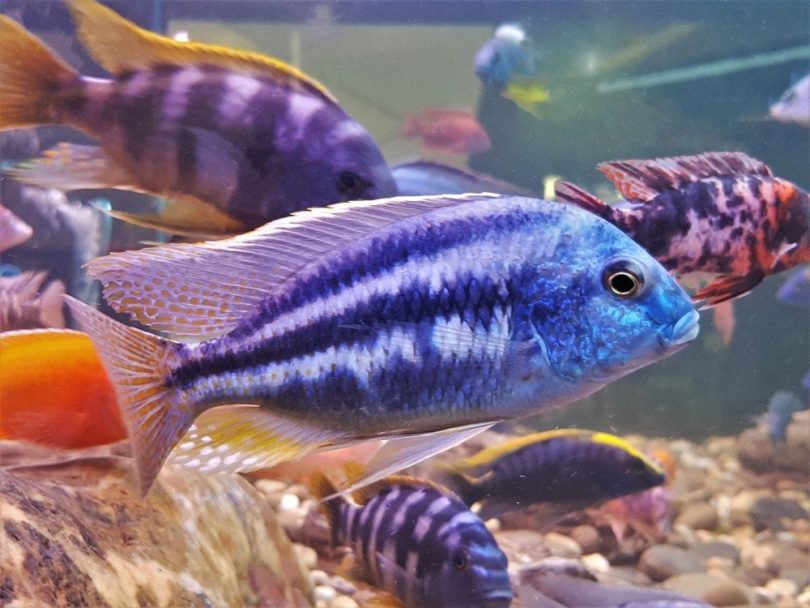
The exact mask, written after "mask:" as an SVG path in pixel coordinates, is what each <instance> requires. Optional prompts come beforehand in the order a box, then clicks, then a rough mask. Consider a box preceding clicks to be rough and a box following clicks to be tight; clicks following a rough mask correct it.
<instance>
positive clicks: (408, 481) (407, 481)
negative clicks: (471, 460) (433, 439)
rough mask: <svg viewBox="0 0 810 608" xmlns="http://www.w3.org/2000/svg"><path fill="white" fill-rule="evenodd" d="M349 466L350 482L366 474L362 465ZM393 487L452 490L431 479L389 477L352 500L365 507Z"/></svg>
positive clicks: (405, 476)
mask: <svg viewBox="0 0 810 608" xmlns="http://www.w3.org/2000/svg"><path fill="white" fill-rule="evenodd" d="M349 464H350V463H347V466H346V467H345V471H346V479H347V480H348V481H349V482H351V481H352V480H355V479H360V478H361V477H362V476H363V475H364V474H365V467H363V466H362V465H357V466H356V467H350V466H348V465H349ZM354 464H357V463H354ZM393 485H400V486H411V487H414V488H430V489H431V490H436V491H437V492H441V493H442V494H450V493H451V492H450V490H448V489H447V488H446V487H445V486H443V485H442V484H440V483H438V482H435V481H430V480H429V479H420V478H418V477H412V476H410V475H389V476H388V477H386V478H385V479H380V480H378V481H375V482H374V483H370V484H369V485H367V486H363V487H362V488H360V489H358V490H355V491H353V492H352V499H353V500H354V501H355V502H356V503H357V504H359V505H364V504H366V503H367V502H368V501H370V500H371V499H372V498H374V497H375V496H377V495H378V494H379V493H380V492H382V491H384V490H385V489H386V488H390V487H391V486H393Z"/></svg>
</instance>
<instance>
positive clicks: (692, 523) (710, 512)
mask: <svg viewBox="0 0 810 608" xmlns="http://www.w3.org/2000/svg"><path fill="white" fill-rule="evenodd" d="M717 521H718V518H717V510H716V509H715V508H714V507H713V506H711V505H710V504H708V503H705V502H698V503H694V504H691V505H689V506H687V507H686V508H685V509H684V510H683V511H682V512H681V514H680V515H679V516H678V519H677V520H676V523H678V524H681V525H685V526H688V527H690V528H692V529H693V530H714V529H715V528H716V527H717Z"/></svg>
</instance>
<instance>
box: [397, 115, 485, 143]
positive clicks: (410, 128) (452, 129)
mask: <svg viewBox="0 0 810 608" xmlns="http://www.w3.org/2000/svg"><path fill="white" fill-rule="evenodd" d="M402 136H403V137H404V138H405V139H416V138H419V139H421V140H422V145H423V146H424V147H425V148H430V149H432V150H439V151H441V152H449V153H450V154H477V153H479V152H485V151H486V150H489V149H490V147H491V146H492V142H491V141H490V139H489V135H487V132H486V131H485V130H484V127H482V126H481V124H480V123H479V122H478V121H477V120H476V118H475V116H473V115H472V114H471V113H470V112H468V111H467V110H458V109H453V108H424V109H422V110H420V111H419V112H417V113H416V114H411V115H410V116H408V118H407V119H406V120H405V124H404V125H403V127H402Z"/></svg>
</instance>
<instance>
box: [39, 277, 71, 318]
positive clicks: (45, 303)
mask: <svg viewBox="0 0 810 608" xmlns="http://www.w3.org/2000/svg"><path fill="white" fill-rule="evenodd" d="M64 297H65V284H64V283H62V281H53V282H52V283H49V284H48V286H47V287H46V288H45V291H43V292H42V294H41V295H40V296H39V301H40V304H41V308H40V311H39V318H40V321H42V324H43V325H45V326H46V327H55V328H63V327H64V326H65V315H64V314H63V313H62V306H63V305H64V303H65V302H64Z"/></svg>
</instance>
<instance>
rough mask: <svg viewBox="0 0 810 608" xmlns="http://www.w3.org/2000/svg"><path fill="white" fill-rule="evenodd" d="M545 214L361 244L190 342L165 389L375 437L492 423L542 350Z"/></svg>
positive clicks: (502, 207) (470, 222)
mask: <svg viewBox="0 0 810 608" xmlns="http://www.w3.org/2000/svg"><path fill="white" fill-rule="evenodd" d="M537 206H538V202H537V201H530V200H529V199H497V200H492V202H491V204H490V205H488V206H485V205H480V206H476V207H475V209H476V210H475V212H473V213H471V212H459V211H457V210H446V211H444V213H446V214H450V215H453V214H455V216H457V217H455V219H449V220H447V221H435V222H429V221H418V222H412V223H411V224H409V225H408V227H407V228H402V229H400V230H397V231H391V232H389V233H388V234H386V235H384V236H382V237H380V238H379V239H375V240H374V241H373V242H372V243H371V244H370V245H369V244H358V246H357V247H355V248H351V247H350V248H348V249H347V250H345V251H343V252H341V254H340V255H337V256H333V257H330V258H329V259H327V260H324V261H323V262H322V264H321V265H320V267H318V268H315V269H313V270H312V271H311V272H307V273H303V274H302V275H301V276H298V277H296V278H295V280H293V281H291V282H290V284H289V286H287V288H286V289H284V290H281V291H280V293H279V295H278V296H277V297H271V298H267V299H266V300H265V301H263V303H262V304H261V306H260V307H259V311H258V312H256V313H255V314H253V315H252V316H249V317H248V318H246V319H245V320H244V321H243V322H242V323H240V324H239V325H237V327H236V328H235V329H234V330H233V331H231V332H230V333H229V334H228V335H226V336H224V337H222V338H219V339H216V340H212V341H208V342H203V343H200V344H196V345H186V346H184V347H183V349H182V350H181V351H180V353H179V355H178V358H179V363H178V364H177V365H175V367H174V368H173V371H172V373H171V375H170V377H169V378H168V379H167V384H168V385H169V386H172V387H174V388H176V389H178V390H180V391H181V392H182V393H183V394H184V395H185V398H184V401H186V402H191V403H195V404H197V405H198V407H206V406H213V405H217V404H221V403H254V404H259V405H272V406H273V407H274V408H282V409H285V410H286V411H287V412H288V413H290V414H293V415H297V416H303V417H309V418H310V419H311V420H314V421H318V420H320V421H322V420H324V419H327V420H329V423H330V424H331V425H334V426H337V427H338V428H339V427H340V425H341V423H346V422H347V416H346V414H347V413H349V412H351V413H352V417H351V420H348V422H350V424H351V425H353V426H354V428H356V425H357V423H358V421H359V420H363V428H364V429H367V430H368V432H375V431H376V430H377V429H376V428H375V425H377V426H379V428H380V429H387V430H391V429H392V428H396V425H397V421H400V422H401V423H402V425H403V426H407V427H408V428H411V429H413V428H414V424H417V423H418V422H419V421H420V419H421V420H422V421H424V420H425V416H427V417H428V419H429V420H430V424H432V425H437V424H438V425H441V424H444V423H446V422H448V421H453V420H458V419H463V420H476V419H487V418H491V416H492V410H491V408H492V406H493V405H495V404H497V403H499V402H500V401H501V400H503V399H504V398H507V397H508V396H509V391H510V390H511V388H512V385H513V383H512V375H513V374H514V373H516V372H518V371H524V370H521V365H520V361H522V360H523V359H521V358H525V357H527V356H530V355H531V354H532V348H536V347H533V346H532V342H531V339H532V336H533V333H532V332H533V330H532V329H531V327H530V323H529V315H528V312H527V310H525V308H526V306H527V302H528V300H529V294H528V293H527V292H530V291H531V290H532V289H534V288H535V286H536V285H539V284H541V283H540V282H539V281H537V280H535V278H534V277H533V274H534V273H536V272H538V269H539V268H540V267H541V265H540V260H543V259H545V258H547V257H548V256H549V252H550V251H553V250H554V248H555V247H556V238H557V235H558V233H557V231H556V230H546V231H545V232H544V231H542V230H539V227H540V226H541V225H543V223H544V222H546V221H548V217H547V216H546V215H545V213H538V212H537ZM554 211H555V213H559V214H562V215H563V216H568V211H569V209H568V208H566V207H562V206H560V207H555V209H554ZM437 213H442V212H437ZM527 252H530V253H527ZM520 349H523V350H520ZM423 424H424V422H423Z"/></svg>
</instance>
